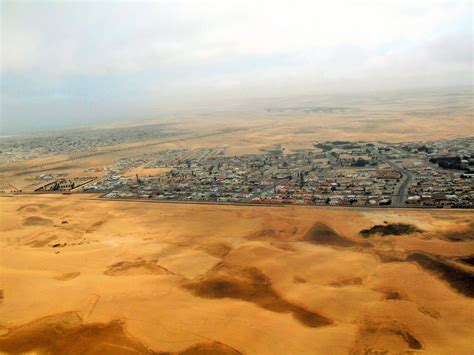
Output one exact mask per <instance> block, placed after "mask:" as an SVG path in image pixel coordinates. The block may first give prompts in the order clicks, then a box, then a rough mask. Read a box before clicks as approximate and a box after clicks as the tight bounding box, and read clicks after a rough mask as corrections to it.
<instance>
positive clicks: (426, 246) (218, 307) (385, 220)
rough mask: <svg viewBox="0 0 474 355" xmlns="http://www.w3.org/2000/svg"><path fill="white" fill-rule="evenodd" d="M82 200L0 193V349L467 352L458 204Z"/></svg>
mask: <svg viewBox="0 0 474 355" xmlns="http://www.w3.org/2000/svg"><path fill="white" fill-rule="evenodd" d="M94 198H95V197H94V196H93V195H86V194H82V195H69V196H64V195H30V196H29V195H16V196H4V197H0V231H1V238H0V244H1V252H0V253H1V255H0V278H1V280H0V285H1V287H0V288H1V290H2V291H1V293H0V294H1V304H0V351H2V352H39V353H50V352H61V353H84V352H86V351H88V352H91V353H113V354H117V353H124V354H129V353H163V352H165V353H183V354H191V353H200V354H202V353H222V354H239V353H244V354H310V353H311V354H315V353H320V354H328V353H331V354H348V353H356V354H360V353H367V352H369V353H370V352H374V353H375V352H378V353H381V352H385V351H388V352H389V353H405V352H409V353H430V354H431V353H434V354H454V353H456V354H472V353H473V352H474V345H473V343H472V339H473V338H474V328H473V324H474V301H473V296H474V285H473V280H474V278H473V276H474V267H473V266H472V256H473V254H474V239H473V224H472V222H473V217H474V212H472V211H455V210H408V209H404V210H388V209H384V210H377V209H372V210H370V209H367V210H365V209H357V210H354V209H337V208H332V209H325V208H315V207H297V206H293V207H263V206H255V207H253V206H207V205H186V204H170V203H147V202H124V201H103V200H97V199H94ZM396 223H407V224H410V225H412V226H414V227H416V231H415V232H413V233H410V234H408V235H399V236H393V235H386V236H381V235H371V236H370V237H368V238H363V237H362V236H361V235H360V234H359V232H360V231H361V230H363V229H370V228H372V227H373V226H374V225H382V226H389V225H392V224H396ZM469 258H470V259H469Z"/></svg>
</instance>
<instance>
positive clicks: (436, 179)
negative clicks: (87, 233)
mask: <svg viewBox="0 0 474 355" xmlns="http://www.w3.org/2000/svg"><path fill="white" fill-rule="evenodd" d="M473 148H474V137H469V138H462V139H455V140H450V141H435V142H413V143H400V144H388V143H380V142H374V143H367V142H346V141H332V142H324V143H320V142H318V143H315V144H314V146H313V148H312V149H307V150H301V151H292V152H289V153H287V152H286V151H285V148H284V147H282V146H276V147H273V148H272V149H269V150H266V151H265V152H262V154H251V155H242V156H226V154H225V148H206V149H204V148H200V149H192V150H188V149H173V150H165V151H162V152H156V153H152V154H146V155H144V156H142V157H139V158H125V159H120V160H118V161H117V162H116V163H114V164H113V165H111V166H109V167H107V168H106V171H107V173H106V174H105V176H104V177H103V179H95V180H93V179H91V180H90V182H88V183H84V184H82V185H81V187H79V188H77V189H76V190H75V191H82V192H100V193H103V195H102V196H103V197H104V198H114V199H116V198H119V199H137V198H138V199H149V200H171V201H194V202H218V203H255V204H304V205H320V206H326V205H328V206H354V207H356V206H359V207H363V206H365V207H367V206H374V207H375V206H378V207H385V206H389V207H426V208H428V207H434V208H436V207H437V208H472V207H474V189H473V180H472V177H473V175H474V174H473V172H474V154H473V152H474V149H473ZM137 167H141V169H140V173H136V174H130V171H134V170H133V169H136V168H137ZM135 171H136V170H135ZM127 172H128V173H127ZM48 186H51V183H50V182H49V183H48ZM58 186H59V185H58Z"/></svg>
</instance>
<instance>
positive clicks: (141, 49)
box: [0, 0, 473, 135]
mask: <svg viewBox="0 0 474 355" xmlns="http://www.w3.org/2000/svg"><path fill="white" fill-rule="evenodd" d="M472 25H473V24H472V2H471V1H457V2H451V1H417V2H416V3H414V2H410V1H379V2H377V3H374V2H369V1H356V2H349V1H335V2H332V3H331V4H327V3H324V2H312V1H301V2H296V3H294V4H293V6H290V3H289V2H287V1H276V2H275V1H271V2H269V1H262V2H256V3H255V2H250V1H249V2H247V1H239V2H235V1H231V2H226V3H217V4H216V3H214V2H199V4H197V3H195V2H190V1H154V2H117V3H110V2H74V1H72V2H60V1H43V2H41V3H40V2H28V1H5V0H4V1H1V30H2V31H1V49H2V51H1V52H2V54H1V76H2V80H1V87H2V89H1V101H2V102H1V103H2V104H1V127H0V128H1V134H2V135H4V134H14V133H26V132H34V131H44V130H50V129H61V128H73V127H81V126H88V125H95V124H99V123H103V122H115V121H129V120H132V119H138V120H143V119H149V118H154V117H155V116H156V115H159V114H160V113H161V112H172V111H180V110H183V109H185V110H189V109H190V108H192V107H193V105H198V106H203V105H211V106H212V105H218V104H219V103H222V102H230V101H232V100H236V101H238V102H245V100H251V99H255V98H265V97H283V96H299V95H325V94H332V95H335V94H338V93H346V94H347V93H364V92H376V93H378V92H379V93H384V92H387V91H391V90H404V89H406V90H412V89H418V88H426V89H428V88H433V89H436V90H438V89H439V88H443V87H446V88H451V87H470V88H471V89H472V84H473V82H472V79H473V68H472V62H473V50H472V43H473V41H472Z"/></svg>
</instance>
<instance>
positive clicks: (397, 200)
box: [372, 149, 413, 207]
mask: <svg viewBox="0 0 474 355" xmlns="http://www.w3.org/2000/svg"><path fill="white" fill-rule="evenodd" d="M372 153H373V154H374V155H376V156H377V157H378V158H379V159H380V160H381V161H383V162H385V163H387V164H388V165H390V166H391V167H392V168H394V169H396V170H398V171H399V172H400V174H402V178H401V179H400V184H399V185H398V187H397V188H396V190H395V193H394V194H393V195H392V206H393V207H404V206H406V205H405V200H406V199H407V197H408V188H409V187H410V182H411V180H412V179H413V175H412V174H411V173H410V172H409V171H408V170H406V169H404V168H402V167H401V166H400V165H398V164H396V163H395V162H394V161H392V160H389V159H387V158H386V157H385V156H384V155H382V154H380V153H379V152H377V151H376V150H375V149H373V150H372Z"/></svg>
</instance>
